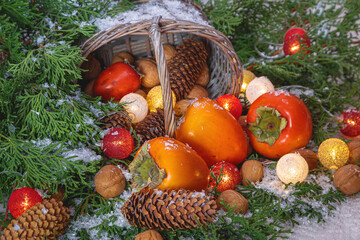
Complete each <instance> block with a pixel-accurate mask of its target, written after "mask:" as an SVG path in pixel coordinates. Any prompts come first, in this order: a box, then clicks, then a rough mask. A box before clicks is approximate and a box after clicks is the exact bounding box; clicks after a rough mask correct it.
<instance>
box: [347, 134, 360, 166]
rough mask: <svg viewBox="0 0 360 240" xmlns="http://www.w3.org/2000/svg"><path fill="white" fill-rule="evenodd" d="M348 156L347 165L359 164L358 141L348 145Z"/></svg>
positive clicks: (359, 140) (359, 150)
mask: <svg viewBox="0 0 360 240" xmlns="http://www.w3.org/2000/svg"><path fill="white" fill-rule="evenodd" d="M348 147H349V151H350V155H349V163H353V164H355V163H356V164H359V163H360V139H356V140H353V141H351V142H349V143H348Z"/></svg>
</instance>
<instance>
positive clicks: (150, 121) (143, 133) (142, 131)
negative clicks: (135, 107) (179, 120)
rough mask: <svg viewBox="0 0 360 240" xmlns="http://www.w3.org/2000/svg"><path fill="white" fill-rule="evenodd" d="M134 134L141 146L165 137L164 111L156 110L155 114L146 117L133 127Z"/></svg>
mask: <svg viewBox="0 0 360 240" xmlns="http://www.w3.org/2000/svg"><path fill="white" fill-rule="evenodd" d="M135 132H136V133H137V134H138V135H139V137H140V139H141V141H140V143H141V144H143V143H144V142H145V141H147V140H150V139H153V138H156V137H163V136H165V118H164V110H162V109H160V108H157V109H156V112H151V113H150V114H149V115H147V116H146V117H145V119H144V120H142V121H141V122H139V123H138V124H137V125H136V126H135Z"/></svg>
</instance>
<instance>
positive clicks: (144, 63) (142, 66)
mask: <svg viewBox="0 0 360 240" xmlns="http://www.w3.org/2000/svg"><path fill="white" fill-rule="evenodd" d="M135 66H136V68H137V69H138V70H139V72H140V73H141V75H142V77H141V85H142V86H143V87H145V88H152V87H155V86H156V85H159V84H160V80H159V75H158V71H157V66H156V62H155V61H154V60H153V59H150V58H141V59H139V60H137V61H136V62H135Z"/></svg>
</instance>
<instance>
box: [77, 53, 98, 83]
mask: <svg viewBox="0 0 360 240" xmlns="http://www.w3.org/2000/svg"><path fill="white" fill-rule="evenodd" d="M80 68H82V69H84V70H86V71H84V72H82V73H81V75H82V78H83V79H84V80H85V81H91V80H93V79H96V78H97V77H98V76H99V74H100V73H101V70H102V69H101V64H100V62H99V60H97V59H96V58H95V57H94V56H93V55H89V56H88V57H87V61H84V62H83V63H82V64H81V66H80Z"/></svg>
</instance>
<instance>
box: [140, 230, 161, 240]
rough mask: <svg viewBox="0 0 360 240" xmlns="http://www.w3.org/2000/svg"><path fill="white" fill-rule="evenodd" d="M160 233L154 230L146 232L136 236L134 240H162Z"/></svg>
mask: <svg viewBox="0 0 360 240" xmlns="http://www.w3.org/2000/svg"><path fill="white" fill-rule="evenodd" d="M162 239H163V238H162V237H161V235H160V233H158V232H157V231H155V230H147V231H145V232H142V233H139V234H138V235H136V237H135V240H162Z"/></svg>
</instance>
